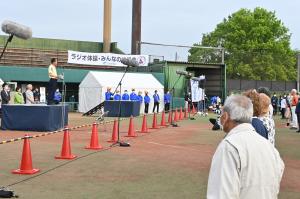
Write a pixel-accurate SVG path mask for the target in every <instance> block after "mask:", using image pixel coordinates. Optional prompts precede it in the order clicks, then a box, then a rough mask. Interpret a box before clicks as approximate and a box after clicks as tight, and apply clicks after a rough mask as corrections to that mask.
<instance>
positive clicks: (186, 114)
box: [184, 109, 188, 119]
mask: <svg viewBox="0 0 300 199" xmlns="http://www.w3.org/2000/svg"><path fill="white" fill-rule="evenodd" d="M187 117H188V113H187V110H186V109H184V119H186V118H187Z"/></svg>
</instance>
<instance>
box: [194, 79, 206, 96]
mask: <svg viewBox="0 0 300 199" xmlns="http://www.w3.org/2000/svg"><path fill="white" fill-rule="evenodd" d="M191 94H192V102H199V101H201V100H204V96H205V93H204V89H202V88H199V81H195V80H192V79H191Z"/></svg>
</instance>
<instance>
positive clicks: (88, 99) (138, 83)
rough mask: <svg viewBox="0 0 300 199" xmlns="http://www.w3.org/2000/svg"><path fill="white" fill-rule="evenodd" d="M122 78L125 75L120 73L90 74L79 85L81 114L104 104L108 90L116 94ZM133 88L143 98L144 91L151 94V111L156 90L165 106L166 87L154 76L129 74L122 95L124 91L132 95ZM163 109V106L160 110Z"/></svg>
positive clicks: (125, 79)
mask: <svg viewBox="0 0 300 199" xmlns="http://www.w3.org/2000/svg"><path fill="white" fill-rule="evenodd" d="M122 76H123V73H120V72H89V73H88V74H87V75H86V76H85V78H84V79H83V80H82V82H81V83H80V85H79V112H82V113H84V112H87V111H89V110H90V109H92V108H93V107H95V106H97V105H98V104H100V103H101V102H103V101H104V100H105V92H106V90H107V88H108V87H110V88H112V92H114V90H115V88H116V87H117V85H118V83H119V81H120V79H121V78H122ZM133 88H134V89H135V92H136V93H138V91H142V92H143V94H142V95H143V96H144V91H148V92H149V96H150V98H151V102H150V106H149V108H150V109H149V110H151V107H153V97H152V95H153V94H154V91H155V90H157V91H158V94H159V96H160V99H161V104H163V95H164V87H163V85H162V84H161V83H160V82H159V81H158V80H157V79H156V78H155V77H154V76H153V75H152V74H144V73H127V74H126V75H125V77H124V79H123V81H122V94H123V93H124V90H128V93H129V94H130V93H131V89H133ZM162 108H163V107H162V106H161V107H160V110H162ZM142 109H143V106H142Z"/></svg>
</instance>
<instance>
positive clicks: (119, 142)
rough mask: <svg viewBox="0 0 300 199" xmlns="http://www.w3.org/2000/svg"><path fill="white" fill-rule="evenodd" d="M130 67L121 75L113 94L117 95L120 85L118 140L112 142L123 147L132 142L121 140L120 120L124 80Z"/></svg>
mask: <svg viewBox="0 0 300 199" xmlns="http://www.w3.org/2000/svg"><path fill="white" fill-rule="evenodd" d="M128 68H129V66H127V67H126V68H125V70H124V73H123V76H122V77H121V79H120V81H119V83H118V85H117V87H116V89H115V91H114V92H113V95H115V93H116V92H117V90H118V88H119V87H120V96H121V97H120V99H119V107H118V108H119V110H118V141H117V142H116V143H114V144H112V146H115V145H119V146H121V147H129V146H130V144H129V143H125V142H121V141H120V122H121V113H122V107H121V100H122V81H123V79H124V77H125V75H126V73H127V72H128Z"/></svg>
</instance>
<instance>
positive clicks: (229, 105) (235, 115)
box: [223, 95, 253, 123]
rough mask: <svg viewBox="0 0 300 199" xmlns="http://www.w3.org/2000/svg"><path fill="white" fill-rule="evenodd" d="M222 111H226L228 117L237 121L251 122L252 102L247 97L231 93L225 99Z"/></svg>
mask: <svg viewBox="0 0 300 199" xmlns="http://www.w3.org/2000/svg"><path fill="white" fill-rule="evenodd" d="M223 111H224V112H227V113H228V114H229V117H230V119H231V120H233V121H235V122H237V123H251V121H252V116H253V104H252V102H251V100H250V99H249V98H248V97H245V96H242V95H232V96H230V97H228V98H227V99H226V101H225V104H224V107H223Z"/></svg>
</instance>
